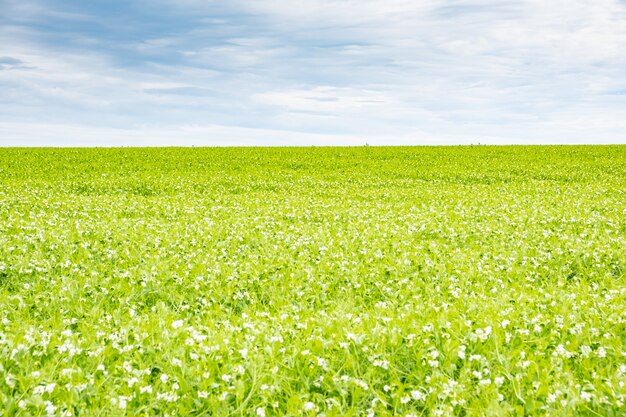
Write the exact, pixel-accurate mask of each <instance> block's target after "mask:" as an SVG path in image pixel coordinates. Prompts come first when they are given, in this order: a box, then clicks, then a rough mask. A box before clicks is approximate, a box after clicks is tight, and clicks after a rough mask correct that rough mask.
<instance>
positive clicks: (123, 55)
mask: <svg viewBox="0 0 626 417" xmlns="http://www.w3.org/2000/svg"><path fill="white" fill-rule="evenodd" d="M0 91H1V92H0V145H4V146H16V145H17V146H19V145H24V146H126V145H137V146H153V145H155V146H158V145H196V146H200V145H207V146H213V145H362V144H365V143H369V144H372V145H385V144H389V145H413V144H415V145H420V144H465V143H479V142H480V143H493V144H509V143H520V144H525V143H527V144H535V143H626V134H625V132H626V1H623V0H571V1H567V2H565V1H548V0H527V1H523V0H522V1H508V2H507V1H502V2H494V1H484V0H483V1H481V0H456V1H455V0H423V1H415V0H410V1H409V0H386V1H383V0H376V1H375V0H358V1H357V0H300V1H278V0H229V1H211V0H204V1H200V0H152V1H147V0H139V1H124V2H121V1H98V0H96V1H58V0H47V1H38V0H0Z"/></svg>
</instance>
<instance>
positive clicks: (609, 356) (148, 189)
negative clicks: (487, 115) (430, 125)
mask: <svg viewBox="0 0 626 417" xmlns="http://www.w3.org/2000/svg"><path fill="white" fill-rule="evenodd" d="M625 190H626V147H623V146H603V147H590V146H580V147H488V146H480V147H440V148H430V147H424V148H422V147H417V148H377V147H369V146H367V147H358V148H239V149H232V148H212V149H204V148H192V149H177V148H164V149H0V404H2V405H3V407H0V416H12V415H21V416H47V415H55V416H74V415H88V416H98V415H101V416H105V415H106V416H122V415H129V416H130V415H133V416H134V415H137V416H142V415H145V416H153V415H170V416H175V415H179V416H211V415H214V416H228V415H232V416H283V415H291V416H297V415H305V416H307V415H308V416H315V415H325V416H327V417H330V416H363V415H375V416H395V415H405V416H448V415H458V416H467V417H469V416H483V415H492V416H498V415H503V416H504V415H506V416H535V415H536V416H539V415H542V416H543V415H552V416H566V415H572V416H574V415H575V416H597V415H602V416H619V415H625V414H626V406H625V405H624V401H625V397H624V396H625V395H626V387H625V386H624V385H625V383H626V347H625V346H624V342H625V341H626V286H625V285H624V271H625V270H626V191H625Z"/></svg>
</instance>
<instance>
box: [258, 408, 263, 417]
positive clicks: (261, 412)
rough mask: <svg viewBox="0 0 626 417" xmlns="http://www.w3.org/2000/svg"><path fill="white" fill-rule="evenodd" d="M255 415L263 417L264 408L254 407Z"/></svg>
mask: <svg viewBox="0 0 626 417" xmlns="http://www.w3.org/2000/svg"><path fill="white" fill-rule="evenodd" d="M256 415H257V416H259V417H265V408H263V407H259V408H257V409H256Z"/></svg>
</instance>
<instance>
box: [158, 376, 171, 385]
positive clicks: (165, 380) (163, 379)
mask: <svg viewBox="0 0 626 417" xmlns="http://www.w3.org/2000/svg"><path fill="white" fill-rule="evenodd" d="M159 379H160V380H161V382H162V383H164V384H166V383H167V380H168V379H169V376H168V375H167V374H161V376H160V377H159Z"/></svg>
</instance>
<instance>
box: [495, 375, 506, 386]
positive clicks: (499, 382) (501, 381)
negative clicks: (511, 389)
mask: <svg viewBox="0 0 626 417" xmlns="http://www.w3.org/2000/svg"><path fill="white" fill-rule="evenodd" d="M494 382H495V383H496V386H498V387H501V386H502V384H504V377H503V376H497V377H495V378H494Z"/></svg>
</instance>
